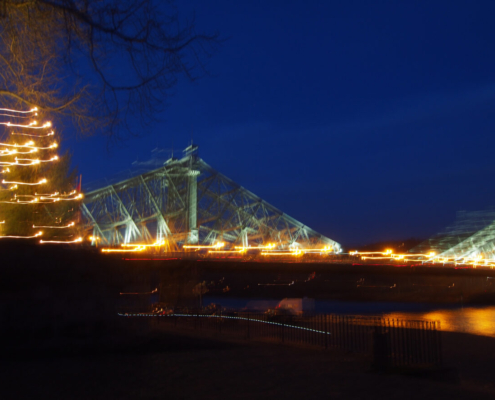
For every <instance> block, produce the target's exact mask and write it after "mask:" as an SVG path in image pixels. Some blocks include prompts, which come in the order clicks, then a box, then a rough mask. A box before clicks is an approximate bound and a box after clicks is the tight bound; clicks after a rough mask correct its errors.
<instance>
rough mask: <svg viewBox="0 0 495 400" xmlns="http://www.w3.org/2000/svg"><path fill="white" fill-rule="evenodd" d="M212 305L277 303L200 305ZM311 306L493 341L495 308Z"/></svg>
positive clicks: (235, 303) (243, 303) (266, 303)
mask: <svg viewBox="0 0 495 400" xmlns="http://www.w3.org/2000/svg"><path fill="white" fill-rule="evenodd" d="M280 300H282V299H280ZM211 303H215V304H220V305H221V306H223V307H228V308H236V309H243V308H246V307H248V304H249V303H250V305H251V306H252V305H253V304H256V305H257V306H258V308H263V307H264V308H265V309H268V308H273V307H275V306H277V305H278V303H279V301H278V300H273V299H243V298H227V297H210V296H206V297H205V298H204V300H203V304H204V305H208V304H211ZM314 306H315V308H314V311H315V312H317V313H332V314H354V315H378V316H381V317H385V318H399V319H402V320H431V321H440V326H441V329H442V330H444V331H452V332H462V333H470V334H475V335H483V336H491V337H495V306H479V307H459V306H455V307H454V306H452V307H449V306H446V305H444V304H425V303H386V302H351V301H349V302H346V301H323V300H315V304H314Z"/></svg>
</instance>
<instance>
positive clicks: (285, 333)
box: [121, 312, 442, 369]
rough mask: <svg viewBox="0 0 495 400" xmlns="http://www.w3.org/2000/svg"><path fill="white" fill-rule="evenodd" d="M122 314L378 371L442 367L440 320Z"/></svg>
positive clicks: (169, 326) (172, 326)
mask: <svg viewBox="0 0 495 400" xmlns="http://www.w3.org/2000/svg"><path fill="white" fill-rule="evenodd" d="M121 315H123V316H127V317H150V319H151V322H152V326H153V327H155V328H160V327H167V328H168V329H177V330H186V331H195V332H196V333H199V334H217V335H220V336H224V337H226V338H233V339H255V340H256V339H263V340H269V341H276V342H280V343H288V344H298V345H309V346H315V347H319V348H325V349H328V348H338V349H343V350H348V351H353V352H356V353H363V354H371V355H372V356H373V365H374V366H375V367H376V368H378V369H382V368H387V367H389V366H417V365H425V366H426V365H433V366H440V365H441V364H442V348H441V336H440V325H439V322H436V321H405V320H399V319H389V318H377V317H357V316H347V315H333V314H314V315H303V316H296V315H268V314H252V313H242V312H238V313H228V314H202V313H196V314H193V313H174V314H169V315H156V314H147V313H146V314H121Z"/></svg>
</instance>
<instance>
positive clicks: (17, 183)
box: [2, 178, 48, 186]
mask: <svg viewBox="0 0 495 400" xmlns="http://www.w3.org/2000/svg"><path fill="white" fill-rule="evenodd" d="M46 182H48V181H47V180H46V179H45V178H43V179H41V180H40V181H39V182H35V183H28V182H13V181H6V180H5V179H4V180H3V181H2V183H4V184H5V183H13V184H15V185H26V186H36V185H43V184H44V183H46Z"/></svg>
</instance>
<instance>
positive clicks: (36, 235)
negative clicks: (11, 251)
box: [0, 232, 43, 239]
mask: <svg viewBox="0 0 495 400" xmlns="http://www.w3.org/2000/svg"><path fill="white" fill-rule="evenodd" d="M41 235H43V232H38V233H36V234H34V235H33V236H0V239H34V238H37V237H39V236H41Z"/></svg>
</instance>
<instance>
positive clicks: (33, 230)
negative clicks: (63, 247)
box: [0, 108, 82, 243]
mask: <svg viewBox="0 0 495 400" xmlns="http://www.w3.org/2000/svg"><path fill="white" fill-rule="evenodd" d="M37 118H39V115H38V110H37V109H36V108H33V109H31V110H28V111H20V110H11V109H0V126H3V127H4V132H3V135H2V140H1V141H0V223H1V224H0V226H1V230H0V235H1V236H0V238H7V237H11V238H35V237H36V238H37V237H39V238H40V243H77V242H80V241H81V238H78V237H76V231H77V227H76V221H75V218H76V215H77V210H78V206H79V204H78V202H79V201H80V199H81V198H82V194H80V193H77V192H76V191H75V190H73V188H74V183H75V174H74V173H70V156H69V155H68V154H66V155H64V156H63V157H59V156H58V154H57V148H58V143H57V141H56V134H55V131H54V129H53V128H52V125H51V123H50V122H44V123H39V122H38V121H37Z"/></svg>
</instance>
